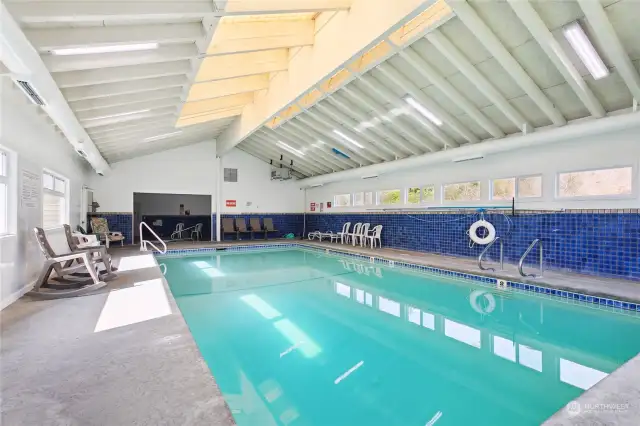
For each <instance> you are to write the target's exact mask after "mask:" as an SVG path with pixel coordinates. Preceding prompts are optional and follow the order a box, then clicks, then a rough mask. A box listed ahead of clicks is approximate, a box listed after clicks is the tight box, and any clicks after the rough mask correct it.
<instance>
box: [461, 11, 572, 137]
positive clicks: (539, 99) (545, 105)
mask: <svg viewBox="0 0 640 426" xmlns="http://www.w3.org/2000/svg"><path fill="white" fill-rule="evenodd" d="M449 3H450V4H451V7H452V8H453V10H454V12H455V13H456V15H457V16H458V17H459V18H460V20H461V21H462V22H463V23H464V24H465V25H466V26H467V28H469V30H470V31H471V32H472V33H473V34H474V35H475V36H476V37H477V38H478V40H479V41H480V42H481V43H482V45H483V46H484V47H485V48H486V49H487V50H488V51H489V52H491V54H492V55H493V56H494V58H495V59H496V60H497V61H498V62H499V63H500V64H501V65H502V67H503V68H504V69H505V70H506V71H507V72H508V73H509V74H510V75H511V77H512V78H513V79H514V80H515V81H516V83H518V85H520V87H521V88H522V89H523V90H524V91H525V93H527V95H528V96H529V97H530V98H531V100H533V102H534V103H535V104H536V105H537V106H538V107H539V108H540V109H541V110H542V111H543V112H544V113H545V114H546V115H547V117H549V119H550V120H551V122H553V123H554V124H555V125H558V126H561V125H565V124H567V120H566V119H565V118H564V117H563V116H562V114H561V113H560V111H558V109H557V108H556V106H555V105H554V104H553V103H552V102H551V101H550V100H549V98H547V96H546V95H545V94H544V93H543V92H542V90H540V88H539V87H538V86H537V85H536V83H535V82H534V81H533V79H532V78H531V76H530V75H529V74H527V72H526V71H525V70H524V69H523V68H522V66H521V65H520V64H519V63H518V61H516V60H515V59H514V58H513V56H512V55H511V53H509V51H508V50H507V48H506V47H505V46H504V44H502V42H500V40H499V39H498V37H496V35H495V34H494V32H493V31H492V30H491V29H490V28H489V27H488V26H487V25H486V24H485V23H484V21H483V20H482V19H481V18H480V17H479V16H478V14H477V13H476V11H475V10H474V9H473V7H471V5H469V4H468V3H467V1H466V0H451V1H450V2H449ZM545 28H546V27H545ZM514 118H515V117H514ZM512 119H513V118H512ZM514 124H515V123H514ZM516 125H517V124H516ZM517 126H518V128H520V129H522V127H521V126H522V123H521V124H520V125H517Z"/></svg>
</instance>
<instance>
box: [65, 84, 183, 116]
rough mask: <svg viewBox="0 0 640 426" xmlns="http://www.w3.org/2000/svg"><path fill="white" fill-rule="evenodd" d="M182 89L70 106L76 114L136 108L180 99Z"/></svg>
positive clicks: (162, 90)
mask: <svg viewBox="0 0 640 426" xmlns="http://www.w3.org/2000/svg"><path fill="white" fill-rule="evenodd" d="M181 95H182V87H180V86H176V87H170V88H167V89H156V90H148V91H145V92H137V93H127V94H124V95H114V96H107V97H102V98H92V99H84V100H79V101H73V102H69V106H70V107H71V109H73V110H74V111H75V112H80V111H91V110H95V109H103V108H112V107H117V106H123V105H131V106H134V105H136V104H139V103H142V102H150V101H160V102H161V101H164V100H166V99H175V98H178V99H180V96H181Z"/></svg>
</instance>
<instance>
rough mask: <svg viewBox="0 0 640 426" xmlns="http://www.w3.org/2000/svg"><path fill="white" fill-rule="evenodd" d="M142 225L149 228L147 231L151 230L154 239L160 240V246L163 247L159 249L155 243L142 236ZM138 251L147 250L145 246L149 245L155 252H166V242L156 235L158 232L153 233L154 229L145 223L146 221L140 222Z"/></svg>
mask: <svg viewBox="0 0 640 426" xmlns="http://www.w3.org/2000/svg"><path fill="white" fill-rule="evenodd" d="M142 225H144V226H145V228H147V229H148V230H149V232H151V233H152V234H153V236H154V237H156V239H157V240H158V241H160V242H161V243H162V247H163V249H162V250H160V249H159V248H158V247H157V246H156V245H155V244H153V243H152V242H151V241H149V240H145V239H144V238H142ZM139 228H140V229H139V230H140V251H148V250H149V249H148V248H147V246H148V245H149V246H151V247H153V248H154V249H155V250H156V251H157V252H160V254H166V253H167V244H166V243H165V242H164V241H163V240H162V238H160V237H159V236H158V234H156V233H155V231H154V230H153V229H151V228H150V227H149V225H147V224H146V222H140V227H139Z"/></svg>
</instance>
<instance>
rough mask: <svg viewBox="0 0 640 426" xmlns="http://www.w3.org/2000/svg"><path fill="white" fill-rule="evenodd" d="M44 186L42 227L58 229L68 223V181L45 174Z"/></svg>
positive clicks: (43, 177) (43, 178)
mask: <svg viewBox="0 0 640 426" xmlns="http://www.w3.org/2000/svg"><path fill="white" fill-rule="evenodd" d="M42 186H43V188H44V190H43V194H42V227H43V228H44V229H49V228H58V227H60V226H62V225H63V224H64V223H66V222H67V180H66V179H64V178H62V177H60V176H55V175H53V174H51V173H49V172H43V174H42Z"/></svg>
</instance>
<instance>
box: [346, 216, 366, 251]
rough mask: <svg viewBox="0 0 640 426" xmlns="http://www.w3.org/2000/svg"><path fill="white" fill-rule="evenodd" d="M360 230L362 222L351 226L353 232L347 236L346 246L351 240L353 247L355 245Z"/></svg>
mask: <svg viewBox="0 0 640 426" xmlns="http://www.w3.org/2000/svg"><path fill="white" fill-rule="evenodd" d="M360 228H362V222H358V223H356V224H355V225H353V232H351V233H348V234H347V244H349V240H351V242H352V243H353V245H354V246H355V245H356V243H355V241H356V237H357V236H358V235H360Z"/></svg>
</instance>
